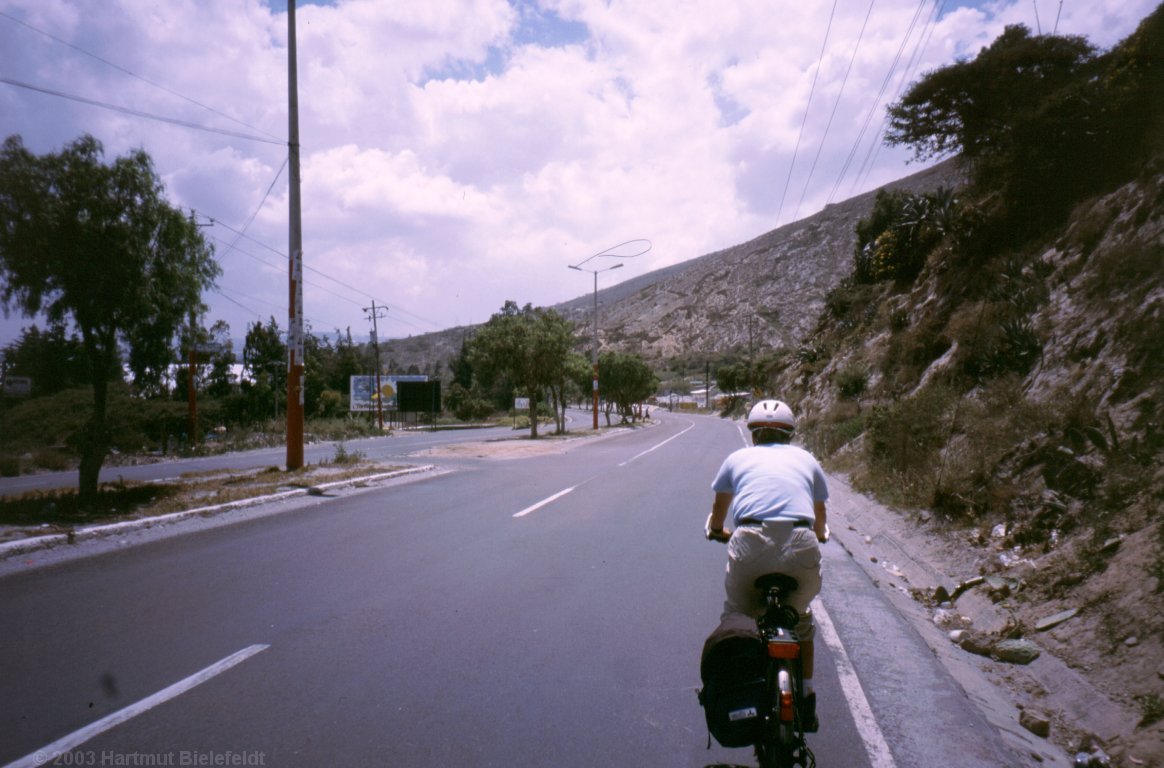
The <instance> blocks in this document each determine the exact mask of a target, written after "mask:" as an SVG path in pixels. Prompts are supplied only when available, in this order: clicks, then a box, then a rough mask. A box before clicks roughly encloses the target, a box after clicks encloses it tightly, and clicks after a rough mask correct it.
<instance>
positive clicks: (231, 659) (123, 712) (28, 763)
mask: <svg viewBox="0 0 1164 768" xmlns="http://www.w3.org/2000/svg"><path fill="white" fill-rule="evenodd" d="M269 647H270V646H267V645H251V646H248V647H246V648H243V649H242V650H241V651H239V652H237V653H234V654H231V655H230V656H227V657H226V658H225V659H223V660H222V661H219V662H216V663H214V664H211V665H210V666H209V667H207V668H206V669H203V670H202V671H201V672H195V673H194V674H192V675H190V676H189V677H187V678H186V679H184V680H179V681H178V682H176V683H174V684H173V685H171V686H170V687H168V688H164V689H162V690H160V691H158V692H157V693H155V694H154V695H152V696H147V697H146V698H144V699H142V700H141V701H139V702H136V703H134V704H130V705H129V706H128V707H125V708H124V709H119V710H118V711H116V712H114V713H113V714H111V715H107V716H106V717H103V718H101V719H100V720H98V721H97V722H95V723H93V724H91V725H88V726H85V727H84V728H82V729H81V730H79V731H74V732H73V733H70V734H69V735H68V736H65V737H64V738H63V739H57V740H56V741H54V742H53V743H52V744H49V745H48V746H47V747H42V748H41V749H38V750H37V751H36V752H33V753H32V754H31V755H26V756H25V757H22V758H20V759H19V760H17V761H16V762H14V763H9V764H8V765H7V766H5V768H36V767H38V766H42V765H45V764H46V763H48V762H51V761H52V760H53V759H55V757H56V756H59V755H62V754H66V753H68V752H70V751H71V750H74V749H76V748H77V747H79V746H80V745H82V744H84V743H85V742H86V741H88V740H89V739H92V738H93V737H94V736H98V735H100V734H102V733H105V731H108V730H109V729H110V728H114V727H116V726H118V725H121V724H122V723H124V722H126V721H127V720H131V719H133V718H135V717H137V716H138V715H140V714H142V713H144V712H148V711H149V710H151V709H153V708H154V707H156V706H158V705H159V704H163V703H165V702H167V701H169V700H170V699H172V698H174V697H175V696H180V695H181V694H183V693H185V692H186V691H188V690H190V689H191V688H194V687H195V686H198V685H201V684H202V683H205V682H206V681H207V680H209V679H210V678H212V677H214V676H216V675H220V674H222V673H223V672H225V671H226V670H228V669H230V668H231V667H233V666H235V665H236V664H240V663H242V662H244V661H246V660H247V659H249V658H250V657H251V656H254V655H255V654H256V653H259V652H261V651H265V650H267V648H269Z"/></svg>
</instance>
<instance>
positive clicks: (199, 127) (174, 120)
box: [0, 77, 287, 146]
mask: <svg viewBox="0 0 1164 768" xmlns="http://www.w3.org/2000/svg"><path fill="white" fill-rule="evenodd" d="M0 83H5V84H6V85H11V86H14V87H16V88H25V89H27V90H30V91H36V92H38V93H43V94H47V95H49V96H56V97H58V98H61V99H68V100H70V101H76V102H79V103H81V104H88V105H90V106H94V107H101V108H102V109H109V110H112V111H114V112H121V113H122V114H126V115H132V116H134V117H144V118H146V119H147V120H157V121H159V122H162V123H170V124H172V125H180V126H182V127H183V128H193V129H194V130H197V131H206V132H207V133H217V134H220V135H222V136H230V137H232V138H236V139H246V140H247V141H261V142H263V143H264V144H275V145H277V146H286V145H287V142H285V141H280V140H276V139H266V138H263V137H262V136H253V135H251V134H247V133H241V132H239V131H232V130H229V129H226V128H213V127H211V126H208V125H199V124H198V123H192V122H190V121H188V120H180V119H178V118H176V117H166V116H164V115H155V114H153V113H151V112H143V111H142V110H140V109H131V108H130V107H122V106H119V105H117V104H110V103H108V102H105V101H98V100H97V99H90V98H88V97H85V96H77V95H76V94H72V93H65V92H64V91H57V90H53V89H52V88H42V87H40V86H38V85H32V84H31V83H25V82H21V81H20V80H13V79H12V78H9V77H0Z"/></svg>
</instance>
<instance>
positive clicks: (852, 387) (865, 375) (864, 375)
mask: <svg viewBox="0 0 1164 768" xmlns="http://www.w3.org/2000/svg"><path fill="white" fill-rule="evenodd" d="M834 381H835V382H836V385H837V390H838V391H839V392H840V393H841V397H843V398H845V399H848V400H852V399H855V398H857V397H860V396H861V395H862V394H864V392H865V388H866V387H867V386H868V384H869V372H868V371H866V370H865V367H864V366H860V365H849V366H848V367H846V368H845V369H844V370H843V371H840V372H839V373H838V374H837V375H836V378H835V380H834Z"/></svg>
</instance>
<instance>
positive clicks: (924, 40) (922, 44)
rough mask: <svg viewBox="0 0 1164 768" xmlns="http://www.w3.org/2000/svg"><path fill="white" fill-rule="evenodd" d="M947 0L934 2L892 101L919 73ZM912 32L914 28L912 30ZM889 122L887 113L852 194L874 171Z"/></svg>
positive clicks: (882, 117)
mask: <svg viewBox="0 0 1164 768" xmlns="http://www.w3.org/2000/svg"><path fill="white" fill-rule="evenodd" d="M945 6H946V0H934V11H933V13H931V14H930V16H929V18H928V19H927V20H926V24H925V27H924V28H923V30H922V33H921V34H920V35H918V40H917V43H915V44H914V47H913V52H912V53H911V54H910V57H909V62H908V63H907V64H906V65H905V70H904V74H903V76H902V78H901V80H900V81H899V82H898V85H897V90H896V91H895V92H894V94H893V99H892V101H894V102H897V101H899V100H900V99H901V94H902V93H903V92H904V91H905V89H906V87H907V86H908V85H909V83H910V82H912V80H913V75H914V73H915V72H916V71H917V67H918V65H919V64H920V63H921V59H922V54H923V53H924V52H925V49H926V48H928V47H929V44H930V38H931V37H932V36H933V34H934V28H935V27H937V23H938V19H939V18H941V15H942V11H943V10H944V9H945ZM911 31H912V28H911ZM888 121H889V115H888V114H887V113H885V112H882V114H881V124H880V125H879V126H878V128H877V134H876V135H875V136H874V137H873V142H872V143H871V144H870V145H869V150H868V151H867V152H866V153H865V160H864V161H863V162H862V164H861V169H860V170H859V171H858V172H857V176H856V177H855V178H854V179H853V186H852V187H850V188H849V193H850V194H855V193H856V191H857V189H858V187H860V186H861V185H862V184H864V183H865V180H866V179H867V178H868V177H869V174H870V173H871V172H872V171H873V165H874V163H875V162H876V160H877V155H878V153H880V152H881V147H882V146H883V143H882V141H881V137H882V136H883V135H884V134H885V124H886V123H887V122H888Z"/></svg>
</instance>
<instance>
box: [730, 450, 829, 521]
mask: <svg viewBox="0 0 1164 768" xmlns="http://www.w3.org/2000/svg"><path fill="white" fill-rule="evenodd" d="M711 489H712V490H713V491H715V492H716V493H730V494H733V498H732V506H731V516H732V521H733V522H734V523H735V524H736V525H739V524H740V520H744V519H747V520H771V519H772V518H774V517H798V518H802V519H804V520H808V521H809V522H812V521H813V520H815V519H816V513H815V512H814V510H813V503H814V502H817V501H827V500H828V497H829V489H828V484H827V483H826V482H825V474H824V470H822V469H821V468H820V464H819V463H818V462H817V460H816V459H815V458H814V457H813V455H812V454H811V453H809V452H808V451H806V450H804V449H803V448H799V447H797V446H795V445H782V444H779V443H777V444H770V445H755V446H752V447H750V448H741V449H740V450H738V451H735V452H734V453H732V454H731V455H730V456H728V457H727V458H726V459H724V462H723V465H722V466H721V467H720V468H719V472H718V473H717V474H716V476H715V480H714V481H713V482H712V484H711Z"/></svg>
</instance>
